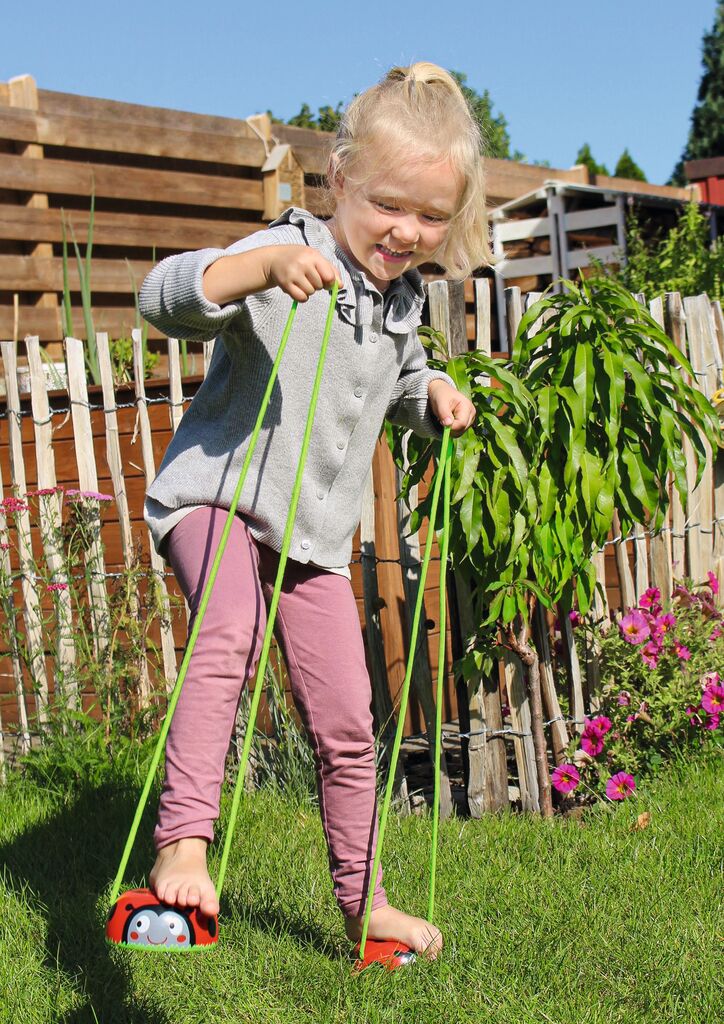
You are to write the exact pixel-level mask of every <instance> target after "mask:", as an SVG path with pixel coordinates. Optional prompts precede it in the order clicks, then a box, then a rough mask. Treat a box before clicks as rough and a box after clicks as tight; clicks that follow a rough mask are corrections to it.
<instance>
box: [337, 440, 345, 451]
mask: <svg viewBox="0 0 724 1024" xmlns="http://www.w3.org/2000/svg"><path fill="white" fill-rule="evenodd" d="M337 447H338V448H339V450H340V451H344V449H345V448H346V447H347V445H346V444H345V442H344V441H337Z"/></svg>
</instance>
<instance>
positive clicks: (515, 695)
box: [503, 650, 540, 811]
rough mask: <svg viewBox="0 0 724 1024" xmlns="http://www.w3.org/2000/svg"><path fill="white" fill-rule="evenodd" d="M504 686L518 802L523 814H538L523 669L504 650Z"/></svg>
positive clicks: (538, 806) (527, 701)
mask: <svg viewBox="0 0 724 1024" xmlns="http://www.w3.org/2000/svg"><path fill="white" fill-rule="evenodd" d="M503 663H504V667H505V684H506V687H507V691H508V706H509V708H510V719H511V725H512V727H513V730H514V732H513V749H514V751H515V761H516V764H517V766H518V781H519V785H520V801H521V805H522V808H523V810H524V811H539V810H540V795H539V790H538V773H537V769H536V763H535V750H534V748H533V736H532V733H531V717H530V702H529V700H528V694H527V692H526V686H525V678H524V675H523V666H522V665H521V663H520V660H519V659H518V658H517V657H516V656H515V655H514V654H512V653H511V652H510V651H508V650H506V651H504V653H503Z"/></svg>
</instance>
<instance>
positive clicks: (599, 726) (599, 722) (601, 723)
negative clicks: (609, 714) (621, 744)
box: [590, 715, 611, 736]
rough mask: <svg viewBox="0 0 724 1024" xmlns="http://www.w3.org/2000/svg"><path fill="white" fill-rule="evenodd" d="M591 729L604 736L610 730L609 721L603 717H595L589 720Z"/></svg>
mask: <svg viewBox="0 0 724 1024" xmlns="http://www.w3.org/2000/svg"><path fill="white" fill-rule="evenodd" d="M590 724H591V728H593V729H595V730H596V732H597V733H599V735H601V736H605V735H606V733H607V732H608V730H609V729H610V728H611V719H610V718H606V716H605V715H597V716H596V717H595V718H592V719H591V723H590Z"/></svg>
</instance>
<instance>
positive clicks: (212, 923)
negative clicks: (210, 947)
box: [208, 917, 216, 939]
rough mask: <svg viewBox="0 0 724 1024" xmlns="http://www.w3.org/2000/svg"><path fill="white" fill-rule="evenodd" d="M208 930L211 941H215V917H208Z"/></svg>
mask: <svg viewBox="0 0 724 1024" xmlns="http://www.w3.org/2000/svg"><path fill="white" fill-rule="evenodd" d="M208 928H209V935H210V936H211V938H212V939H215V938H216V918H215V917H210V918H209V924H208Z"/></svg>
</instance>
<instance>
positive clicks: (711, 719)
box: [704, 715, 721, 732]
mask: <svg viewBox="0 0 724 1024" xmlns="http://www.w3.org/2000/svg"><path fill="white" fill-rule="evenodd" d="M720 720H721V715H707V716H706V721H705V722H704V728H705V729H708V730H709V732H713V731H714V729H718V728H719V722H720Z"/></svg>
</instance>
